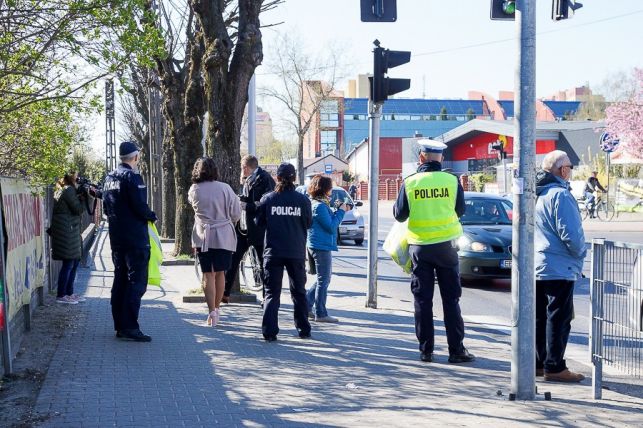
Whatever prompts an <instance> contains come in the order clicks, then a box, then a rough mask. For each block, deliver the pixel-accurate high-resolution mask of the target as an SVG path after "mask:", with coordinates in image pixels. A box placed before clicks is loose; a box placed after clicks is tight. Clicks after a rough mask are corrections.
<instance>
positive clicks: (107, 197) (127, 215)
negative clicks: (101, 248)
mask: <svg viewBox="0 0 643 428" xmlns="http://www.w3.org/2000/svg"><path fill="white" fill-rule="evenodd" d="M102 196H103V208H104V210H105V215H106V216H107V219H108V221H109V240H110V244H111V246H112V248H124V249H128V248H149V247H150V238H149V235H148V232H147V222H148V221H152V222H154V221H156V214H154V212H153V211H152V210H150V207H149V206H148V205H147V188H146V187H145V183H143V178H142V177H141V175H140V174H139V173H138V172H135V171H133V170H132V168H131V167H130V166H129V165H127V164H124V163H122V164H120V165H119V166H118V168H116V169H115V170H114V171H112V172H110V173H109V174H108V175H107V177H106V178H105V184H104V185H103V195H102Z"/></svg>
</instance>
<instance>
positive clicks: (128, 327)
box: [103, 141, 156, 342]
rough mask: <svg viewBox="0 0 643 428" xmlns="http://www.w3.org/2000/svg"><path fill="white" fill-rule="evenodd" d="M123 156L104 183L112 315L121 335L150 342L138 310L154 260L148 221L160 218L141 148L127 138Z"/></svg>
mask: <svg viewBox="0 0 643 428" xmlns="http://www.w3.org/2000/svg"><path fill="white" fill-rule="evenodd" d="M119 155H120V159H121V164H120V165H118V168H116V169H115V170H114V171H112V172H110V173H109V174H108V175H107V178H106V179H105V185H104V186H103V207H104V210H105V215H107V219H108V221H109V240H110V244H111V247H112V260H113V262H114V284H113V286H112V299H111V304H112V317H113V318H114V329H115V330H116V337H117V338H119V339H124V340H134V341H137V342H149V341H151V340H152V338H151V337H150V336H148V335H145V334H143V333H142V332H141V330H140V328H139V325H138V313H139V310H140V308H141V298H142V297H143V294H145V291H146V289H147V269H148V263H149V260H150V238H149V235H148V232H147V222H148V221H156V214H154V212H153V211H152V210H150V208H149V206H148V205H147V202H146V201H147V188H146V186H145V184H144V183H143V178H142V177H141V175H140V174H139V173H138V168H137V167H138V162H139V151H138V148H137V147H136V145H135V144H134V143H132V142H129V141H125V142H123V143H121V145H120V147H119Z"/></svg>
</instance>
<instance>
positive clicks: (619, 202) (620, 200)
mask: <svg viewBox="0 0 643 428" xmlns="http://www.w3.org/2000/svg"><path fill="white" fill-rule="evenodd" d="M616 210H617V211H627V212H643V180H640V179H638V178H622V179H619V180H618V181H617V184H616Z"/></svg>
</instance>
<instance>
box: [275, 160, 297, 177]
mask: <svg viewBox="0 0 643 428" xmlns="http://www.w3.org/2000/svg"><path fill="white" fill-rule="evenodd" d="M296 175H297V171H295V167H294V166H293V165H292V164H289V163H288V162H284V163H282V164H280V165H279V168H277V177H281V178H293V177H295V176H296Z"/></svg>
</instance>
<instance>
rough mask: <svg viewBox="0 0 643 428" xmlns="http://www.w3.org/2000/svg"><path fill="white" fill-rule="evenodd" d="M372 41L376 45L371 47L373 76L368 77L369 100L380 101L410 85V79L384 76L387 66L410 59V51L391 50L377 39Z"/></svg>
mask: <svg viewBox="0 0 643 428" xmlns="http://www.w3.org/2000/svg"><path fill="white" fill-rule="evenodd" d="M374 43H375V46H376V47H375V49H373V77H369V80H370V82H371V100H372V101H373V102H375V103H381V102H384V101H386V100H387V99H388V96H389V95H395V94H397V93H398V92H402V91H406V90H407V89H409V88H410V87H411V79H393V78H390V77H386V75H387V73H388V69H389V68H393V67H397V66H398V65H402V64H406V63H407V62H409V61H411V52H409V51H391V50H388V49H384V48H382V47H380V43H379V41H377V40H375V42H374Z"/></svg>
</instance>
